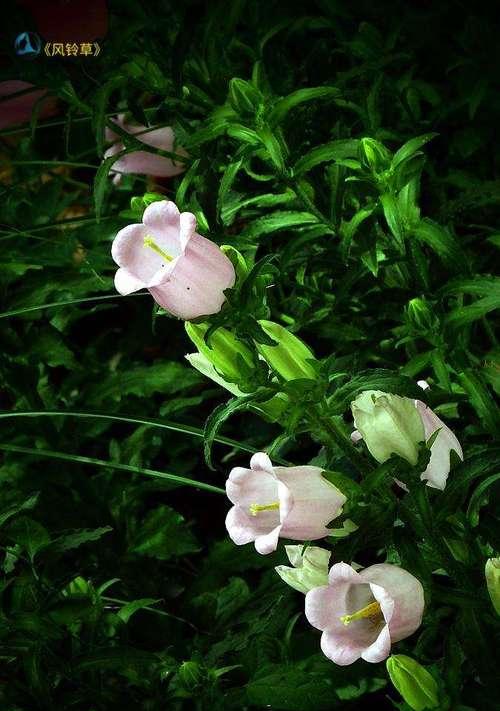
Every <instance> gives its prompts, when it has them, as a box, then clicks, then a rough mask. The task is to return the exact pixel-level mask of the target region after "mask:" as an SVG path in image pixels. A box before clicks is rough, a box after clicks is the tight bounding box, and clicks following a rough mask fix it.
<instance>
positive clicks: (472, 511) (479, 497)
mask: <svg viewBox="0 0 500 711" xmlns="http://www.w3.org/2000/svg"><path fill="white" fill-rule="evenodd" d="M499 481H500V473H499V474H493V475H492V476H489V477H488V478H487V479H485V480H484V481H482V482H481V483H480V484H479V486H477V487H476V489H474V493H473V494H472V496H471V497H470V499H469V505H468V506H467V518H468V519H469V521H470V524H471V526H477V525H478V524H479V510H480V509H481V507H482V506H484V504H485V502H484V501H483V497H484V495H485V494H486V492H487V490H488V489H489V488H490V486H493V484H496V483H497V482H499Z"/></svg>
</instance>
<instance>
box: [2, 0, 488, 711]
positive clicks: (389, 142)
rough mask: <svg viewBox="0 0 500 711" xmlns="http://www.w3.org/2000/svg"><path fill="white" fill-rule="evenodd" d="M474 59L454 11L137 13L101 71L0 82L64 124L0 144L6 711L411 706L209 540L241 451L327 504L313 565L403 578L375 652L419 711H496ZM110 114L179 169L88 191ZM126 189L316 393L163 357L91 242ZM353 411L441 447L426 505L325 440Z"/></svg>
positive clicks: (42, 67)
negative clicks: (415, 590)
mask: <svg viewBox="0 0 500 711" xmlns="http://www.w3.org/2000/svg"><path fill="white" fill-rule="evenodd" d="M377 5H378V6H377ZM20 18H21V12H20V11H19V10H18V9H16V10H13V11H12V13H11V14H9V13H7V15H6V18H4V19H5V22H7V23H10V24H11V25H12V30H13V31H15V29H16V28H18V27H19V26H20V22H21V20H20ZM497 56H498V26H497V25H496V24H495V22H494V18H493V17H488V16H486V15H483V16H473V14H472V11H471V14H467V13H465V12H464V10H463V8H462V6H461V4H459V3H455V2H451V3H448V4H440V3H434V4H430V3H429V4H427V3H422V7H420V8H419V9H418V10H412V9H411V8H410V7H409V6H408V5H407V4H406V3H401V2H384V3H380V4H377V3H375V4H373V3H369V2H357V3H342V2H335V1H332V2H330V1H329V0H317V2H315V3H313V4H311V7H309V8H307V7H305V6H304V5H303V4H300V3H297V4H296V7H294V4H293V3H286V2H279V1H272V0H271V1H270V2H266V3H264V2H252V0H247V1H246V2H245V0H234V1H233V2H230V3H229V2H219V3H206V4H205V3H196V2H188V1H187V0H186V1H184V2H178V3H170V2H162V1H161V0H152V1H151V2H149V3H147V4H141V3H136V2H120V3H118V2H111V3H110V31H109V34H108V37H107V38H106V40H105V41H103V42H102V52H101V55H100V56H99V57H98V58H85V57H83V58H77V59H72V58H70V59H65V60H61V59H51V58H39V59H37V60H36V61H31V62H22V61H20V60H18V59H13V58H12V57H11V58H10V60H9V62H10V63H9V65H8V66H7V65H5V66H4V67H3V69H2V73H1V75H0V79H12V78H22V79H24V80H26V81H31V82H33V83H34V84H36V85H37V86H40V87H47V88H48V89H49V90H50V92H51V93H52V94H53V95H54V96H56V97H58V101H59V106H60V113H59V114H58V115H57V116H55V117H53V118H50V119H47V120H43V121H40V122H38V123H37V121H36V117H35V119H34V120H33V123H32V125H31V126H26V127H24V129H22V130H19V129H15V128H8V129H5V130H3V131H2V132H1V133H0V151H1V157H2V159H3V161H2V162H3V167H2V181H3V185H2V187H1V195H2V197H1V201H0V222H1V227H0V240H1V242H2V256H1V258H0V261H1V273H0V280H1V292H0V293H1V306H0V310H1V313H0V318H1V320H2V322H1V332H0V333H1V335H0V338H1V347H0V369H1V409H2V411H1V412H0V419H1V432H2V434H1V437H0V450H1V452H2V458H1V467H0V482H1V489H0V492H1V495H0V540H1V555H0V565H1V566H2V580H1V582H0V600H1V611H0V659H1V661H0V665H1V669H2V673H1V679H2V681H1V682H0V704H1V706H2V709H3V708H5V709H6V711H32V710H33V709H63V708H64V709H75V711H90V710H91V709H92V711H94V710H95V711H98V710H99V711H101V710H102V711H111V710H112V709H129V708H130V709H132V708H141V709H152V710H153V709H158V710H160V709H191V708H198V709H214V710H216V709H228V710H229V709H241V708H265V707H270V708H273V709H282V710H290V711H319V710H321V709H325V710H327V709H337V708H349V709H361V708H366V707H367V705H368V704H376V708H381V709H384V708H387V709H390V708H399V709H401V710H405V711H407V710H408V709H409V708H410V707H409V706H407V705H406V704H405V703H404V702H402V700H401V697H400V696H399V694H398V693H397V691H396V690H395V689H394V687H392V686H391V683H390V681H389V678H388V676H387V672H386V669H385V665H384V664H368V663H366V662H363V661H358V662H356V663H355V664H354V665H352V666H350V667H344V668H342V667H337V666H335V665H334V664H332V663H331V662H330V661H328V660H327V659H326V658H325V657H324V656H323V655H322V654H321V652H320V648H319V634H318V633H317V631H316V630H313V629H312V628H311V627H310V625H309V624H308V623H307V621H306V620H305V618H304V615H303V604H304V601H303V596H302V595H301V594H300V593H297V592H295V591H293V590H292V589H290V588H288V587H287V586H285V585H284V584H283V583H282V581H281V580H280V579H279V578H278V576H277V575H276V573H275V572H274V570H273V567H274V566H275V565H278V564H280V563H283V562H285V561H284V553H283V550H282V547H280V548H278V551H277V552H276V553H275V554H272V555H270V556H259V555H258V554H257V553H256V552H255V551H254V548H253V546H252V545H248V546H245V547H236V546H235V545H234V544H232V543H231V541H229V540H228V538H227V534H226V531H225V528H224V516H225V513H226V511H227V508H228V506H227V500H226V499H225V498H224V496H223V487H224V482H225V479H226V476H227V473H228V471H229V469H230V468H231V467H232V466H236V465H237V464H240V465H243V466H247V464H248V457H249V454H248V453H249V452H254V451H258V450H261V449H265V450H266V451H268V452H270V454H271V456H272V457H273V458H274V460H275V461H280V460H285V461H288V462H293V463H296V464H305V463H308V462H314V463H316V464H318V465H319V466H322V467H325V469H328V470H329V471H330V472H332V473H331V475H330V476H331V477H332V480H333V481H335V482H336V483H337V484H338V486H340V487H341V488H343V489H344V491H345V492H346V493H347V494H348V496H349V501H348V504H347V506H346V508H345V517H346V518H349V519H351V520H352V521H354V522H355V523H356V525H357V527H358V528H357V530H356V531H354V532H353V533H351V534H350V535H348V536H346V537H337V538H336V537H331V538H329V539H328V540H327V541H326V543H325V545H327V546H331V547H332V559H333V560H335V561H341V560H345V561H348V562H351V561H353V560H354V561H356V562H357V563H358V564H361V565H370V564H371V563H375V562H382V561H389V562H392V563H396V564H399V565H402V566H403V567H404V568H406V569H407V570H409V571H410V572H412V573H413V574H414V575H415V576H417V577H418V578H419V579H420V580H421V581H422V583H423V585H424V588H425V594H426V602H427V607H426V613H425V617H424V623H423V625H422V627H421V628H420V629H419V630H418V631H417V632H416V633H415V634H414V635H413V636H411V637H409V638H408V639H406V640H404V641H403V642H401V643H399V644H398V645H397V646H396V648H395V652H396V653H401V654H407V655H409V656H411V657H412V658H414V659H417V660H418V661H419V662H420V663H422V664H423V665H425V666H426V668H427V669H428V670H429V671H430V672H431V673H432V675H433V676H434V678H435V679H436V681H437V684H438V689H439V698H440V708H442V709H456V710H457V711H474V710H479V709H481V711H487V710H488V709H491V710H492V709H494V708H497V705H496V704H497V696H496V695H495V688H494V682H495V677H496V676H497V663H496V661H495V658H496V653H497V650H498V642H499V636H498V632H499V623H498V617H497V616H496V615H495V611H494V608H493V607H492V605H491V602H490V599H489V597H488V594H487V589H486V585H485V580H484V565H485V562H486V559H487V558H488V557H490V556H494V555H495V554H496V555H498V554H499V552H500V530H499V526H498V523H499V510H498V493H499V474H498V464H499V451H500V450H499V448H498V445H495V443H494V439H495V436H496V435H497V432H498V429H499V414H498V410H497V408H496V405H495V400H494V398H495V394H497V393H498V390H499V388H500V382H499V364H498V345H497V340H496V337H495V330H494V310H495V309H497V308H498V306H499V305H500V282H499V280H498V278H497V277H495V274H494V264H495V260H496V257H497V253H498V248H499V246H500V231H499V228H498V223H497V220H498V209H497V208H498V203H499V201H500V189H499V183H498V180H495V174H496V170H497V169H498V148H497V146H498V126H499V122H500V98H499V97H500V94H499V93H498V76H497V73H498V63H497V61H496V57H497ZM0 107H1V104H0ZM124 111H125V112H129V113H130V115H131V116H132V117H133V119H134V120H135V121H137V122H139V123H143V124H146V125H172V126H173V127H174V129H175V132H176V136H177V139H178V143H179V145H181V146H183V147H184V148H185V149H186V150H187V152H188V154H189V158H188V159H187V164H186V167H187V170H186V172H185V173H184V174H183V175H182V176H179V177H177V178H174V179H171V180H165V181H161V180H160V181H157V182H156V183H154V182H153V181H152V180H151V179H146V178H145V177H140V176H123V180H122V183H121V185H120V186H118V187H117V186H114V185H113V183H112V182H111V180H110V177H109V175H108V173H109V170H110V168H111V167H112V161H109V160H108V161H106V162H104V163H102V167H101V168H99V166H100V165H101V161H102V156H103V150H104V147H105V144H104V130H105V127H106V125H108V126H109V125H110V118H111V117H112V116H114V115H116V113H117V112H124ZM111 125H112V124H111ZM124 142H125V146H126V149H127V150H129V151H133V150H134V149H137V141H136V140H135V139H133V138H132V137H130V136H127V135H125V136H124ZM148 191H149V192H151V191H154V192H155V193H159V194H162V195H164V196H166V197H168V198H170V199H173V200H175V201H176V204H177V205H178V207H179V209H181V210H184V211H186V210H188V211H191V212H194V213H195V214H196V216H197V219H198V225H199V230H200V232H201V233H202V234H204V235H206V236H209V237H210V239H212V240H213V241H215V242H217V243H218V244H225V245H231V246H232V247H234V248H236V249H238V250H239V251H240V252H241V253H242V254H243V255H244V257H245V260H246V262H247V264H248V265H249V267H252V266H253V265H257V266H256V267H255V268H254V269H253V270H252V271H251V272H250V275H249V276H247V279H246V280H244V279H243V278H242V279H240V280H239V282H238V285H237V288H236V289H235V290H233V291H232V292H231V293H230V294H229V300H228V304H226V306H225V307H224V309H223V310H222V311H221V313H220V314H219V315H217V316H215V317H213V318H212V319H210V323H211V324H212V325H213V326H214V328H215V327H216V326H220V325H224V326H225V327H226V328H228V329H231V330H233V332H234V333H236V334H237V336H238V338H239V339H240V340H241V341H242V342H244V343H246V344H247V345H248V346H249V348H250V349H251V350H252V352H255V353H256V350H255V344H256V343H257V344H260V345H261V346H262V345H264V346H265V344H266V343H268V340H267V337H266V334H265V333H264V332H263V330H262V328H261V327H260V326H259V324H258V323H257V321H258V320H259V319H272V320H273V321H275V322H277V323H280V324H282V325H284V326H286V327H287V328H288V329H289V330H290V331H292V332H293V333H296V334H297V335H300V338H301V339H303V340H304V341H305V342H306V343H307V344H308V345H309V347H310V348H311V349H312V350H313V351H314V353H315V355H316V357H317V358H318V359H319V361H320V363H319V365H318V366H317V372H316V377H315V378H314V379H306V378H303V379H299V380H295V381H293V382H286V381H285V380H284V378H282V377H279V376H275V377H270V375H269V371H268V369H267V367H264V365H263V361H262V360H261V359H258V358H257V356H255V368H253V369H251V371H250V373H249V375H248V377H247V378H246V380H245V383H244V385H243V387H242V389H243V391H244V395H242V396H238V397H236V398H233V397H231V398H230V396H229V393H228V392H227V391H226V390H223V389H222V388H219V387H218V386H217V385H216V384H215V383H213V382H212V381H209V380H206V379H205V378H203V376H202V375H201V374H200V373H198V372H197V371H195V370H194V369H193V368H191V366H190V365H189V363H188V362H187V361H186V360H185V359H184V355H185V354H186V353H189V352H191V351H193V350H194V348H193V345H192V343H191V342H190V341H189V339H188V338H187V336H186V334H185V330H184V326H183V324H182V323H181V322H180V321H178V320H176V319H173V318H170V317H169V316H168V315H166V314H164V313H163V312H161V310H158V309H157V308H156V306H154V303H153V301H152V299H151V298H150V296H149V295H148V294H147V293H141V294H138V295H133V296H129V297H120V296H119V295H118V294H116V292H115V290H114V287H113V275H114V271H115V268H116V267H115V265H114V264H113V262H112V260H111V257H110V245H111V241H112V239H113V237H114V236H115V234H116V232H117V230H118V229H120V228H121V227H123V226H124V225H126V224H128V223H130V222H134V221H137V219H140V216H141V214H142V210H143V209H144V200H142V199H138V198H142V196H143V195H144V194H145V193H147V192H148ZM147 199H148V198H146V200H147ZM131 200H132V203H131ZM211 332H212V333H213V329H211ZM421 378H425V379H427V380H428V382H429V383H430V384H431V388H430V389H429V390H428V391H427V392H426V393H425V395H424V394H423V393H422V391H420V389H419V388H418V387H417V385H416V382H415V381H416V380H418V379H421ZM370 388H374V389H379V390H384V391H388V392H393V393H397V394H399V395H407V396H410V397H420V398H424V399H425V400H426V402H428V404H429V405H430V406H431V407H432V408H434V409H435V410H436V412H438V413H439V414H440V416H441V417H442V418H443V419H444V420H445V421H446V422H447V424H448V425H449V426H450V427H451V428H452V429H453V431H454V432H455V433H456V435H457V436H458V438H459V440H460V442H461V443H462V446H463V449H464V454H465V460H464V462H463V463H460V462H458V461H456V462H454V467H453V470H452V472H451V474H450V478H449V480H448V485H447V487H446V490H445V491H444V492H439V491H436V490H431V489H428V488H426V487H425V486H423V485H421V484H419V485H416V486H415V485H414V484H413V483H412V482H414V481H415V480H418V476H417V475H415V472H412V470H411V468H410V467H409V466H408V465H406V466H405V465H404V464H402V460H399V459H397V458H393V459H391V460H389V462H387V463H386V464H384V465H381V466H378V467H377V466H376V462H375V461H374V459H373V458H372V457H370V455H369V454H368V453H367V451H366V449H364V448H363V447H362V446H357V447H356V446H354V445H353V444H352V443H351V441H350V438H349V434H350V431H351V429H352V427H351V424H352V419H351V415H350V411H349V404H350V402H351V401H352V400H353V399H354V398H355V397H356V396H357V395H358V394H359V393H360V392H361V391H362V390H366V389H370ZM276 393H286V395H287V398H288V400H287V403H288V404H287V407H286V410H285V411H284V412H283V413H282V414H281V416H280V417H279V419H278V421H276V419H275V421H274V422H273V421H271V422H270V421H268V420H267V419H266V418H264V417H262V416H261V414H259V403H262V402H263V401H264V400H268V399H269V398H270V397H271V396H273V395H275V394H276ZM96 413H99V415H98V416H97V415H96ZM14 415H16V416H14ZM205 422H206V430H205V433H204V427H205ZM203 437H205V447H203V443H204V440H203ZM422 456H424V457H425V453H422ZM394 475H397V477H398V478H399V479H404V480H405V481H406V482H407V483H409V485H410V491H409V493H408V494H405V493H404V492H402V491H401V489H398V488H397V487H395V486H394V484H393V483H392V482H393V476H394ZM177 477H182V478H183V479H181V480H179V479H178V478H177ZM336 525H337V526H339V525H341V524H339V522H338V521H337V522H336ZM365 695H367V696H365Z"/></svg>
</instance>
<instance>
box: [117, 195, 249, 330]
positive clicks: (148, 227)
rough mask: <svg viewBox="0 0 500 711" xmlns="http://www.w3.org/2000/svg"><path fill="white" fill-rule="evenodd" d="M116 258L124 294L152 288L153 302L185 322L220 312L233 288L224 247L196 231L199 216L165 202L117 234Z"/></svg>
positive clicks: (233, 275) (230, 266) (161, 202)
mask: <svg viewBox="0 0 500 711" xmlns="http://www.w3.org/2000/svg"><path fill="white" fill-rule="evenodd" d="M111 255H112V257H113V259H114V261H115V262H116V263H117V264H118V266H119V267H120V268H119V269H118V271H117V272H116V275H115V287H116V289H117V291H118V292H119V293H120V294H123V295H126V294H131V293H132V292H134V291H138V290H139V289H144V288H146V289H148V290H149V292H150V293H151V296H152V297H153V298H154V300H155V301H156V302H157V303H158V304H159V305H160V306H162V307H163V308H164V309H166V310H167V311H169V312H170V313H171V314H173V315H174V316H178V317H179V318H182V319H184V320H189V319H194V318H197V317H199V316H208V315H209V314H214V313H217V312H218V311H220V309H221V307H222V304H223V303H224V301H225V296H224V289H228V288H230V287H232V286H233V285H234V282H235V278H236V277H235V272H234V268H233V265H232V264H231V262H230V261H229V259H228V258H227V257H226V255H225V254H223V252H221V250H220V249H219V247H218V246H217V245H216V244H214V243H213V242H211V241H210V240H208V239H206V238H205V237H202V236H201V235H199V234H198V233H197V232H196V218H195V216H194V215H192V214H191V213H190V212H182V213H180V212H179V210H178V209H177V207H176V205H175V204H174V203H173V202H170V201H168V200H161V201H159V202H154V203H152V204H151V205H149V206H148V207H147V208H146V210H145V211H144V215H143V218H142V224H135V225H128V227H124V228H123V229H122V230H120V231H119V232H118V234H117V235H116V237H115V239H114V241H113V245H112V248H111Z"/></svg>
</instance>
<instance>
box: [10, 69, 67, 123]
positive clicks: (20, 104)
mask: <svg viewBox="0 0 500 711" xmlns="http://www.w3.org/2000/svg"><path fill="white" fill-rule="evenodd" d="M28 89H33V91H27V90H28ZM21 91H26V92H27V93H26V94H21V95H20V96H16V94H18V93H19V92H21ZM46 94H47V90H46V89H35V86H34V85H33V84H30V83H29V82H26V81H19V80H17V79H13V80H9V81H2V82H0V99H1V102H0V129H4V128H8V127H9V126H15V125H17V124H23V123H29V121H30V120H31V114H32V113H33V109H34V108H35V104H37V102H39V101H40V108H39V114H38V117H39V118H47V117H48V116H51V115H52V114H54V113H55V111H56V100H55V99H54V97H50V96H47V97H46V98H45V99H43V98H42V97H44V96H45V95H46ZM9 97H12V98H9Z"/></svg>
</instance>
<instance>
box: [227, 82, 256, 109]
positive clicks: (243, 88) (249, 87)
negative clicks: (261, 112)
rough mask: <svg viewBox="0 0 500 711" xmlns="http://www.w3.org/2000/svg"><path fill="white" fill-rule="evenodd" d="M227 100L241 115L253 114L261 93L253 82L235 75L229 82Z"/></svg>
mask: <svg viewBox="0 0 500 711" xmlns="http://www.w3.org/2000/svg"><path fill="white" fill-rule="evenodd" d="M229 101H230V102H231V106H232V107H233V109H234V110H235V111H237V112H238V113H239V114H241V115H242V116H248V115H254V114H255V112H256V111H257V108H258V107H259V104H260V103H261V101H262V96H261V93H260V92H259V90H258V89H256V88H255V87H254V86H253V84H251V83H250V82H248V81H245V80H244V79H238V77H235V78H234V79H231V81H230V82H229Z"/></svg>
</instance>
